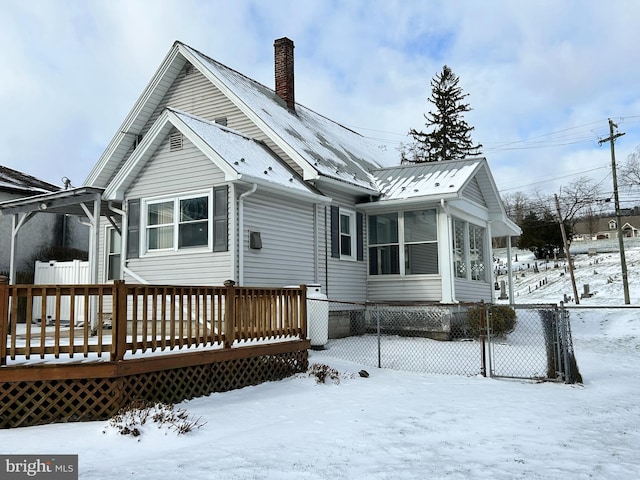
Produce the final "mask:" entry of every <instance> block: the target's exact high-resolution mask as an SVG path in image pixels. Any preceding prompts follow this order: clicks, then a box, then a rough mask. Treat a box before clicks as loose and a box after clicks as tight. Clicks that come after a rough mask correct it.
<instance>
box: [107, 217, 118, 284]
mask: <svg viewBox="0 0 640 480" xmlns="http://www.w3.org/2000/svg"><path fill="white" fill-rule="evenodd" d="M105 238H106V242H107V245H106V248H105V250H106V252H107V261H106V262H105V264H106V268H105V279H106V281H108V282H110V281H112V280H120V253H121V251H122V243H121V240H120V234H119V233H118V231H117V230H116V229H115V228H113V227H107V230H106V236H105Z"/></svg>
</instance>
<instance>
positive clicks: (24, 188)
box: [0, 166, 60, 195]
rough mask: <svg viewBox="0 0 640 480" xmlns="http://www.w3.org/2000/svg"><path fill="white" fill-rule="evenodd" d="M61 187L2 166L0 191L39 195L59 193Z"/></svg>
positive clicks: (0, 168) (0, 167) (0, 169)
mask: <svg viewBox="0 0 640 480" xmlns="http://www.w3.org/2000/svg"><path fill="white" fill-rule="evenodd" d="M58 190H60V187H57V186H55V185H52V184H51V183H47V182H45V181H44V180H40V179H38V178H36V177H32V176H31V175H27V174H26V173H22V172H18V171H17V170H13V169H11V168H8V167H3V166H0V191H7V192H14V193H25V194H28V195H38V194H40V193H49V192H57V191H58Z"/></svg>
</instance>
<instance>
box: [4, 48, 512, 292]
mask: <svg viewBox="0 0 640 480" xmlns="http://www.w3.org/2000/svg"><path fill="white" fill-rule="evenodd" d="M293 48H294V47H293V42H291V40H289V39H287V38H282V39H279V40H276V42H275V89H271V88H269V87H267V86H264V85H262V84H260V83H258V82H256V81H255V80H252V79H251V78H249V77H246V76H245V75H243V74H241V73H239V72H237V71H235V70H232V69H231V68H229V67H226V66H224V65H222V64H221V63H219V62H217V61H215V60H213V59H212V58H210V57H208V56H206V55H205V54H203V53H201V52H199V51H198V50H195V49H194V48H192V47H190V46H188V45H185V44H183V43H181V42H175V43H174V45H173V46H172V47H171V49H170V50H169V52H168V53H167V55H166V57H165V58H164V60H163V61H162V63H161V64H160V66H159V68H158V70H157V72H156V73H155V75H154V76H153V78H152V79H151V80H150V82H149V83H148V85H147V86H146V88H145V89H144V91H143V92H142V94H141V96H140V98H139V100H138V101H137V102H136V103H135V105H133V108H132V109H131V111H130V113H129V114H128V115H127V117H126V118H125V120H124V123H123V124H122V126H121V127H120V128H118V129H117V131H116V134H115V136H114V137H113V139H112V140H111V142H110V143H109V145H108V146H107V148H106V150H105V152H104V154H103V155H102V157H101V158H100V159H99V161H98V162H97V163H96V165H95V166H94V168H93V169H92V171H91V173H90V174H89V176H88V178H87V180H86V181H85V184H84V186H83V187H80V188H79V189H76V191H77V193H78V195H77V197H76V198H73V197H72V196H71V192H70V191H67V192H66V193H64V192H61V193H51V194H47V195H44V196H41V197H39V198H35V199H32V200H31V201H23V202H19V201H18V202H8V203H7V202H5V203H4V204H2V205H0V210H2V211H4V212H5V213H9V214H10V213H15V214H16V215H18V214H20V215H24V214H25V212H27V211H35V210H37V205H38V204H43V203H44V204H48V205H50V207H49V210H50V211H59V212H67V213H72V214H78V215H82V211H80V212H78V211H79V205H82V208H83V210H84V212H85V214H86V213H87V212H89V213H90V217H91V218H90V222H91V223H92V235H91V237H92V249H93V250H92V251H93V254H92V257H91V260H92V262H93V267H92V268H93V278H94V280H95V281H97V282H110V281H112V280H115V279H124V280H125V281H127V282H134V283H144V284H146V283H148V284H177V285H221V284H222V283H223V282H224V281H226V280H228V279H232V280H234V281H236V282H237V283H238V284H239V285H243V286H284V285H297V284H320V285H321V286H322V290H323V291H324V292H325V293H326V294H327V295H328V296H329V298H331V299H340V300H349V301H357V302H365V301H392V302H397V301H402V302H416V301H424V302H426V301H432V302H443V303H455V302H459V301H480V300H485V301H491V300H492V295H493V278H492V268H491V259H492V254H491V239H492V238H493V237H510V236H517V235H519V233H520V229H519V228H518V227H517V225H515V224H514V223H513V222H512V221H511V220H509V218H508V217H507V215H506V213H505V210H504V207H503V205H502V202H501V200H500V196H499V194H498V190H497V188H496V185H495V182H494V179H493V176H492V174H491V171H490V168H489V165H488V162H487V160H486V159H484V158H471V159H467V160H455V161H453V160H452V161H445V162H437V163H426V164H419V165H403V166H400V165H397V166H389V163H388V161H387V159H386V156H385V154H384V152H382V151H381V149H380V148H379V147H378V145H377V144H376V142H375V141H374V140H371V139H369V138H366V137H363V136H362V135H360V134H358V133H356V132H354V131H353V130H351V129H349V128H346V127H344V126H342V125H340V124H339V123H336V122H334V121H332V120H330V119H328V118H326V117H324V116H322V115H320V114H318V113H316V112H315V111H313V110H311V109H309V108H307V107H305V106H303V105H301V104H300V103H298V102H296V100H295V98H294V70H293ZM398 162H399V161H398ZM49 210H48V211H49Z"/></svg>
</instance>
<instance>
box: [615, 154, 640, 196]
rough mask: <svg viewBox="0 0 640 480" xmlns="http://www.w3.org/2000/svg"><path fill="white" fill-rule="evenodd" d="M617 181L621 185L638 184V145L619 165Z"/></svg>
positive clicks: (639, 184) (639, 155)
mask: <svg viewBox="0 0 640 480" xmlns="http://www.w3.org/2000/svg"><path fill="white" fill-rule="evenodd" d="M618 182H619V184H620V186H622V187H629V188H633V187H638V186H640V145H639V146H637V147H636V151H635V152H633V153H631V154H629V156H628V157H627V160H626V161H625V162H624V163H622V164H621V165H620V169H619V171H618Z"/></svg>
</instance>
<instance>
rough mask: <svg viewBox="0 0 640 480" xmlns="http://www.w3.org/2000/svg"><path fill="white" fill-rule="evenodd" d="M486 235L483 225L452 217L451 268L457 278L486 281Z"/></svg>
mask: <svg viewBox="0 0 640 480" xmlns="http://www.w3.org/2000/svg"><path fill="white" fill-rule="evenodd" d="M486 235H487V229H486V228H484V227H480V226H479V225H474V224H473V223H469V222H466V221H464V220H460V219H458V218H454V219H453V268H454V274H455V276H456V277H457V278H464V279H467V280H475V281H478V282H486V281H487V267H486V255H485V251H486V250H485V243H486Z"/></svg>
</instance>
